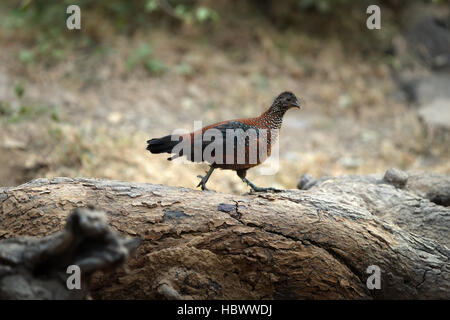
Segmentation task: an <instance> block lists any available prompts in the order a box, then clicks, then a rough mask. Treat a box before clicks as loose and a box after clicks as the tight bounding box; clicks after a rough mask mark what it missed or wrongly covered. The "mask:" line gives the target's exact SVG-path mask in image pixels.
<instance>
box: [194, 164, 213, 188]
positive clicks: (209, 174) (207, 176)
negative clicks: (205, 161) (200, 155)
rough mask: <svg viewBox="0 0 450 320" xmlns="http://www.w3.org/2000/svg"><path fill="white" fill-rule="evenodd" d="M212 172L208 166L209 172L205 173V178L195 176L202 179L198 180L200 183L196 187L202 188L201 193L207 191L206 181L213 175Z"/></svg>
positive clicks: (211, 167) (211, 168)
mask: <svg viewBox="0 0 450 320" xmlns="http://www.w3.org/2000/svg"><path fill="white" fill-rule="evenodd" d="M213 171H214V167H213V166H210V167H209V170H208V171H207V172H206V175H205V176H201V175H198V176H197V177H198V178H200V179H202V180H200V183H199V184H198V185H197V188H198V187H200V186H202V190H203V191H204V190H208V188H206V183H207V182H208V179H209V177H210V176H211V174H212V173H213Z"/></svg>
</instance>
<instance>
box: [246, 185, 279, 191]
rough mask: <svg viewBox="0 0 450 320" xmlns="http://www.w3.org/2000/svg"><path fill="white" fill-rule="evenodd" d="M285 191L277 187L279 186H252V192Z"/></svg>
mask: <svg viewBox="0 0 450 320" xmlns="http://www.w3.org/2000/svg"><path fill="white" fill-rule="evenodd" d="M268 191H272V192H283V190H280V189H277V188H260V187H256V186H255V187H250V192H268Z"/></svg>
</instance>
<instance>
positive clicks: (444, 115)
mask: <svg viewBox="0 0 450 320" xmlns="http://www.w3.org/2000/svg"><path fill="white" fill-rule="evenodd" d="M449 85H450V83H449ZM448 88H450V86H449V87H448ZM419 117H420V118H421V120H422V122H423V123H424V126H425V128H426V129H427V132H428V135H431V136H433V137H434V138H435V139H439V140H440V141H441V142H449V143H450V98H447V99H443V98H437V99H435V100H433V102H432V103H430V104H427V105H425V106H423V107H422V108H421V109H420V110H419Z"/></svg>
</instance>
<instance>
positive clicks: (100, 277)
mask: <svg viewBox="0 0 450 320" xmlns="http://www.w3.org/2000/svg"><path fill="white" fill-rule="evenodd" d="M387 176H388V177H387V178H384V179H383V177H382V176H346V177H341V178H334V179H328V180H324V181H322V182H321V183H317V184H315V185H314V186H313V187H311V188H310V189H308V190H286V191H284V192H282V193H277V194H273V193H264V194H249V195H232V194H222V193H216V192H202V191H196V190H191V189H186V188H175V187H166V186H161V185H152V184H137V183H129V182H117V181H106V180H93V179H68V178H55V179H52V180H47V179H38V180H34V181H32V182H30V183H27V184H24V185H21V186H18V187H15V188H9V189H3V190H1V189H0V238H9V237H17V236H25V235H27V236H44V235H48V234H50V233H52V232H55V231H57V230H60V229H61V228H62V227H63V224H64V221H65V219H66V216H67V215H68V213H69V212H70V211H71V210H72V209H74V208H77V207H84V206H88V205H90V206H94V207H96V208H98V209H101V210H104V211H105V212H106V213H107V217H108V221H109V225H110V226H112V227H113V228H114V229H116V230H117V231H118V232H120V233H122V234H125V235H129V236H133V237H136V236H138V237H140V238H141V239H142V244H141V246H140V247H139V248H138V250H137V252H136V254H135V257H133V258H131V259H130V260H129V261H128V262H127V264H126V265H127V269H128V272H124V271H117V272H116V273H114V274H112V275H111V274H108V275H105V274H102V273H98V274H96V275H94V279H93V283H92V289H93V291H92V295H93V297H94V298H98V299H106V298H116V299H131V298H141V299H157V298H167V299H180V298H184V299H325V298H327V299H343V298H345V299H355V298H363V299H364V298H369V299H370V298H387V299H397V298H425V299H428V298H430V299H431V298H438V299H439V298H440V299H444V298H445V299H449V298H450V266H449V256H450V251H449V249H448V248H449V234H450V233H449V216H450V209H449V208H447V207H445V206H444V204H446V205H448V202H447V201H448V198H446V197H448V195H449V194H450V188H449V178H448V177H445V176H435V175H426V174H415V175H409V177H407V180H406V181H402V183H393V182H395V180H396V179H395V172H394V173H392V172H391V173H390V174H388V175H387ZM401 178H402V177H401ZM403 178H404V177H403ZM403 178H402V179H403ZM430 179H431V180H430ZM430 181H432V182H430ZM435 186H440V188H439V187H438V188H437V189H436V188H435ZM433 188H434V189H433ZM436 192H438V194H439V199H440V200H439V201H437V202H438V203H434V202H432V201H430V200H433V201H434V200H435V199H436V198H435V197H434V195H435V194H436ZM443 199H444V200H443ZM445 199H447V200H445ZM370 265H377V266H379V267H380V269H381V289H379V290H376V289H375V290H369V289H368V288H367V286H366V280H367V278H368V277H369V276H370V274H367V273H366V270H367V268H368V266H370Z"/></svg>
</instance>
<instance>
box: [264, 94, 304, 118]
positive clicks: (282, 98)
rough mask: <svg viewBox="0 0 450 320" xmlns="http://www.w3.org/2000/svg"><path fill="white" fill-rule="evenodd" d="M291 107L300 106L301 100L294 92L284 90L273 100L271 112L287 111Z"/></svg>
mask: <svg viewBox="0 0 450 320" xmlns="http://www.w3.org/2000/svg"><path fill="white" fill-rule="evenodd" d="M290 108H299V109H300V102H299V101H298V99H297V97H296V96H295V94H293V93H292V92H288V91H286V92H283V93H281V94H280V95H279V96H278V97H276V99H275V100H274V101H273V103H272V106H271V107H270V109H269V112H271V113H280V112H281V113H285V112H286V111H287V110H289V109H290Z"/></svg>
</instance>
